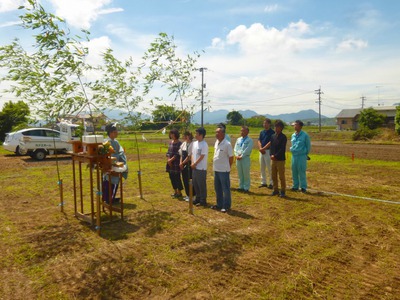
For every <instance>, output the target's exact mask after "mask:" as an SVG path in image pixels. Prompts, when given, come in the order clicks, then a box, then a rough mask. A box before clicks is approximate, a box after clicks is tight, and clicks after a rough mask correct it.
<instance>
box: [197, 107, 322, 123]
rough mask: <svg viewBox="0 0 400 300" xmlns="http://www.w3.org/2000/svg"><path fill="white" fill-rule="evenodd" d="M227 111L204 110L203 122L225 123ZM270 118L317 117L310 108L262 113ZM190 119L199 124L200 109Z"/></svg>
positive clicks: (249, 113)
mask: <svg viewBox="0 0 400 300" xmlns="http://www.w3.org/2000/svg"><path fill="white" fill-rule="evenodd" d="M239 112H240V113H241V114H242V116H243V118H246V119H247V118H251V117H253V116H258V115H262V114H258V113H257V112H255V111H254V110H239ZM228 113H229V110H226V109H220V110H216V111H205V112H204V114H203V122H204V124H217V123H220V122H224V123H226V115H227V114H228ZM262 116H265V117H267V118H270V119H274V120H276V119H281V120H282V121H285V122H288V123H289V122H293V121H295V120H306V119H307V120H308V119H316V118H319V115H318V113H317V112H315V111H314V110H312V109H308V110H302V111H299V112H297V113H288V114H280V115H269V114H266V115H262ZM321 118H327V117H326V116H323V115H321ZM192 121H193V122H194V123H197V124H200V123H201V113H200V111H198V112H196V113H195V114H194V115H193V117H192Z"/></svg>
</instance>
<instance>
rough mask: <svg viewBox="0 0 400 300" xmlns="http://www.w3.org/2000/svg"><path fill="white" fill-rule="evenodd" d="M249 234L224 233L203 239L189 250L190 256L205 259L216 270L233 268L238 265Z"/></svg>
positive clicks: (206, 263)
mask: <svg viewBox="0 0 400 300" xmlns="http://www.w3.org/2000/svg"><path fill="white" fill-rule="evenodd" d="M250 239H251V238H250V237H249V236H248V235H242V234H237V233H231V232H227V233H223V234H220V233H218V235H212V236H210V237H209V238H208V241H202V243H199V244H198V245H196V246H197V247H196V246H195V247H191V249H189V250H188V252H189V253H188V255H189V256H194V257H196V259H197V260H200V261H204V264H205V265H208V266H209V267H210V268H211V270H213V271H214V272H219V271H221V270H223V269H230V270H233V269H235V268H236V266H237V258H238V257H239V256H240V255H241V254H242V252H243V245H244V244H246V243H248V242H249V241H250Z"/></svg>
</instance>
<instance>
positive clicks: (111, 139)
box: [103, 123, 128, 203]
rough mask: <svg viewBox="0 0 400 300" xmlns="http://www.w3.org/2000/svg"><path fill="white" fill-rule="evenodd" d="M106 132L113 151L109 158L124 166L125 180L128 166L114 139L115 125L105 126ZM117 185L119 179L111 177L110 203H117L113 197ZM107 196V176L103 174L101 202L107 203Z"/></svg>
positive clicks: (120, 148)
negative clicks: (114, 158)
mask: <svg viewBox="0 0 400 300" xmlns="http://www.w3.org/2000/svg"><path fill="white" fill-rule="evenodd" d="M106 132H107V135H108V140H109V142H110V144H111V146H112V147H113V149H114V151H115V152H114V153H112V154H111V156H113V157H116V161H117V162H122V163H123V164H124V168H125V169H126V170H125V171H124V172H122V177H124V178H125V179H126V178H128V165H127V160H126V156H125V152H124V149H123V148H122V147H121V145H120V144H119V142H118V141H117V140H116V138H117V137H118V130H117V123H110V124H108V125H107V126H106ZM118 185H119V177H116V176H111V197H112V200H113V202H112V203H117V202H119V198H116V197H115V196H116V194H117V191H118ZM109 194H110V191H109V176H108V174H105V175H104V177H103V201H105V202H107V203H109Z"/></svg>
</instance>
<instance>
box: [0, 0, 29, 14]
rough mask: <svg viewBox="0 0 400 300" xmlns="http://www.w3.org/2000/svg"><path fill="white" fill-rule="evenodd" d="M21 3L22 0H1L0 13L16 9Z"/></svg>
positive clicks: (22, 2)
mask: <svg viewBox="0 0 400 300" xmlns="http://www.w3.org/2000/svg"><path fill="white" fill-rule="evenodd" d="M23 4H24V0H1V1H0V13H3V12H8V11H13V10H17V9H18V7H19V6H21V5H23Z"/></svg>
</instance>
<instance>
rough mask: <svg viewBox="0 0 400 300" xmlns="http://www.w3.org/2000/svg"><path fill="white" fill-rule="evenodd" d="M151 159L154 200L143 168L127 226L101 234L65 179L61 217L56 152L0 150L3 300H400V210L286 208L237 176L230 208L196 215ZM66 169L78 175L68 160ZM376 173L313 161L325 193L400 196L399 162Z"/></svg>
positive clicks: (356, 148) (320, 147)
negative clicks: (41, 155) (77, 206)
mask: <svg viewBox="0 0 400 300" xmlns="http://www.w3.org/2000/svg"><path fill="white" fill-rule="evenodd" d="M398 149H399V146H388V145H358V144H357V145H348V144H341V143H337V142H315V143H313V151H312V153H318V154H328V155H329V154H332V155H344V156H351V155H352V153H354V156H355V158H356V159H357V158H376V157H377V156H378V157H379V158H380V159H381V160H390V161H399V160H400V157H399V155H400V154H399V151H398ZM160 151H161V149H160ZM128 159H129V160H130V161H131V162H134V161H135V160H136V157H135V155H134V154H129V156H128ZM142 159H143V162H142V163H143V165H142V168H143V170H144V172H143V173H144V175H143V188H144V191H145V197H144V199H142V200H141V199H139V198H138V190H137V186H138V185H137V179H136V177H135V175H136V174H135V170H134V169H133V170H131V175H130V176H131V178H130V179H129V182H128V185H127V186H126V191H125V194H126V197H127V198H126V210H125V211H126V213H125V220H124V221H121V222H115V223H109V224H104V226H103V228H102V230H103V231H102V237H98V236H97V235H96V233H95V231H94V229H93V228H90V227H89V226H88V225H87V224H84V223H82V222H79V221H78V220H77V219H76V218H75V217H74V216H73V213H72V212H73V205H72V202H71V187H70V184H69V183H68V181H67V180H66V182H65V198H66V203H67V205H66V207H65V213H60V208H59V207H58V206H57V198H58V196H59V195H58V190H57V188H56V187H54V185H50V184H49V182H52V184H53V182H54V180H55V179H56V174H55V171H54V169H55V168H54V165H55V159H54V158H53V157H49V158H47V159H46V160H45V161H42V162H37V161H34V160H32V159H31V158H29V157H16V156H14V155H0V166H1V170H2V171H1V174H0V189H1V190H2V196H1V197H0V204H1V205H0V224H1V227H2V228H1V231H0V252H1V253H2V256H1V258H0V278H1V279H0V299H7V300H8V299H12V300H13V299H16V300H19V299H400V296H399V295H400V275H399V274H400V257H399V253H400V208H399V205H398V204H385V203H379V202H368V201H363V200H358V199H348V198H344V197H337V196H335V197H332V196H329V195H324V194H322V193H319V192H311V193H309V194H305V195H303V194H301V193H295V192H288V198H287V199H286V200H285V201H283V200H281V199H280V198H277V197H269V196H268V195H269V193H270V190H268V189H257V185H258V182H254V184H253V185H254V186H252V192H251V193H250V194H243V193H239V192H238V191H236V190H235V189H234V188H235V187H236V186H237V176H236V174H235V172H232V176H231V181H232V186H233V190H232V198H233V209H232V211H231V212H230V213H229V214H222V213H220V212H217V211H214V210H212V209H199V208H195V215H194V216H193V215H190V214H188V207H187V203H186V202H184V201H177V200H172V199H171V198H170V197H169V193H170V192H171V191H170V183H169V180H168V179H167V174H166V173H165V172H160V171H157V170H160V169H162V168H163V166H164V165H165V161H164V157H163V155H162V154H160V153H157V154H146V152H145V151H143V155H142ZM312 162H313V160H312ZM58 163H59V165H60V167H61V168H62V169H63V172H64V174H66V173H67V172H71V160H70V157H69V156H68V155H66V156H59V157H58ZM146 164H152V165H154V166H156V168H154V166H152V167H150V166H149V165H146ZM386 165H389V166H390V163H389V164H386ZM364 169H365V170H364ZM376 169H377V170H374V171H376V172H375V173H376V176H375V175H373V174H372V172H370V170H369V169H368V168H362V167H351V168H350V169H349V170H346V172H347V175H346V177H344V176H340V177H339V176H337V175H336V174H339V173H340V172H342V171H343V166H340V165H337V166H336V165H333V164H332V165H328V164H327V165H324V164H319V165H315V166H313V165H312V164H311V165H310V168H309V178H310V181H311V184H312V185H313V186H312V187H318V189H319V190H332V189H337V190H338V191H344V190H346V191H347V193H351V194H354V195H359V196H361V197H375V198H381V199H388V200H391V201H399V197H398V195H399V194H400V187H399V185H398V182H399V178H400V170H399V169H398V167H397V168H393V169H390V167H389V168H387V169H385V167H376ZM148 170H151V171H148ZM27 172H29V174H34V176H35V177H30V178H26V177H25V175H24V174H25V173H27ZM317 173H321V174H323V175H324V176H317V175H319V174H317ZM67 175H70V173H68V174H67ZM258 175H259V173H258V169H257V168H256V167H255V168H254V169H252V178H253V179H255V178H258ZM289 176H290V175H289V174H287V177H289ZM322 177H324V178H322ZM49 178H51V179H52V180H51V181H49V180H48V179H49ZM360 178H362V180H360ZM208 180H209V181H208V187H209V191H210V196H209V199H210V201H209V203H210V204H214V198H215V195H214V194H213V191H212V188H211V187H212V179H211V177H210V178H209V179H208ZM254 181H256V180H254ZM18 184H21V186H23V187H24V188H23V189H21V188H18ZM288 184H289V182H288ZM15 185H17V186H15ZM162 193H167V195H162Z"/></svg>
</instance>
